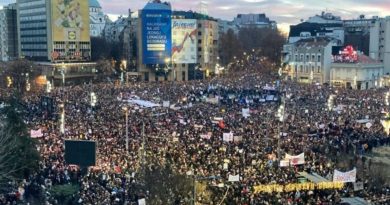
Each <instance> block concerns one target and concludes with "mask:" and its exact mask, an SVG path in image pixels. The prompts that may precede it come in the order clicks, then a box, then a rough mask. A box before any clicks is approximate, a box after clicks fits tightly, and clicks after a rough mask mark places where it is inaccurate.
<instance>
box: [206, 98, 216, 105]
mask: <svg viewBox="0 0 390 205" xmlns="http://www.w3.org/2000/svg"><path fill="white" fill-rule="evenodd" d="M206 102H207V103H211V104H218V102H219V99H218V97H215V98H206Z"/></svg>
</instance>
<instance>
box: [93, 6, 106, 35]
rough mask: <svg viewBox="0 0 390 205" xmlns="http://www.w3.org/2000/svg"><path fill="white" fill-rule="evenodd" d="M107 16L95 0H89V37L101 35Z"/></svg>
mask: <svg viewBox="0 0 390 205" xmlns="http://www.w3.org/2000/svg"><path fill="white" fill-rule="evenodd" d="M107 19H108V17H107V16H106V15H104V13H103V11H102V7H101V6H100V4H99V2H98V1H97V0H89V22H90V23H89V32H90V35H91V37H102V35H103V31H104V27H105V25H106V21H107Z"/></svg>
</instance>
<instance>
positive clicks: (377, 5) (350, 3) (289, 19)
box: [0, 0, 390, 32]
mask: <svg viewBox="0 0 390 205" xmlns="http://www.w3.org/2000/svg"><path fill="white" fill-rule="evenodd" d="M98 1H99V3H100V5H101V6H102V8H103V12H104V13H106V14H108V15H109V16H110V17H111V18H114V19H112V20H115V18H116V17H117V16H119V15H127V14H128V9H131V10H132V11H137V10H139V9H142V8H143V7H144V6H145V4H146V3H147V2H148V0H137V1H133V0H98ZM12 2H15V0H0V7H2V6H3V5H6V4H9V3H12ZM169 2H171V4H172V8H173V9H174V10H184V11H188V10H192V11H197V12H199V11H200V2H201V1H200V0H195V1H189V0H171V1H169ZM203 2H206V3H207V5H208V13H209V15H210V16H211V17H215V18H220V19H224V20H233V19H234V17H235V16H237V14H239V13H265V14H266V15H267V17H269V18H270V20H274V21H276V22H277V24H278V27H279V28H280V29H281V30H283V31H284V32H287V31H288V30H289V26H290V25H294V24H297V23H299V22H300V20H301V19H303V20H307V19H308V17H310V16H314V15H316V14H320V13H321V12H322V11H327V12H331V13H333V14H334V15H336V16H341V18H342V19H353V18H357V17H358V16H359V15H361V14H364V15H365V16H366V17H367V18H370V17H372V16H379V17H385V16H389V15H390V4H389V3H388V0H359V2H356V0H342V1H337V0H323V1H318V2H315V5H312V4H313V2H314V1H313V0H203ZM126 5H129V6H126ZM346 8H348V9H346Z"/></svg>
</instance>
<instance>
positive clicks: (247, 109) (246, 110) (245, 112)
mask: <svg viewBox="0 0 390 205" xmlns="http://www.w3.org/2000/svg"><path fill="white" fill-rule="evenodd" d="M249 113H250V110H249V108H242V116H243V117H245V118H247V117H250V116H251V115H250V114H249Z"/></svg>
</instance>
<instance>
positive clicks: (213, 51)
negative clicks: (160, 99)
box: [132, 2, 219, 81]
mask: <svg viewBox="0 0 390 205" xmlns="http://www.w3.org/2000/svg"><path fill="white" fill-rule="evenodd" d="M170 9H171V7H170V4H168V3H161V2H150V3H148V4H147V5H146V6H145V7H144V9H143V10H140V11H139V12H138V15H139V17H138V18H137V19H136V21H137V22H136V23H132V25H133V24H134V25H137V29H136V38H135V39H136V42H137V43H136V47H137V49H136V50H137V66H136V67H137V71H138V73H140V76H141V79H142V80H144V81H175V80H176V81H187V80H191V79H200V78H203V77H205V76H208V75H212V74H213V73H216V68H217V66H216V65H217V61H218V39H219V27H218V22H217V20H216V19H212V18H210V17H208V16H207V15H203V14H199V13H195V12H185V11H171V10H170ZM168 11H171V19H170V20H169V21H170V22H171V26H170V29H168V28H167V27H160V28H158V29H157V30H149V29H152V26H150V25H153V24H154V23H155V21H154V20H153V19H148V17H149V16H150V17H153V16H165V14H166V13H167V12H168ZM158 25H162V24H160V23H159V24H158ZM168 33H169V35H168ZM166 38H169V39H166ZM156 41H157V42H164V44H162V43H156ZM156 54H157V55H156Z"/></svg>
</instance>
